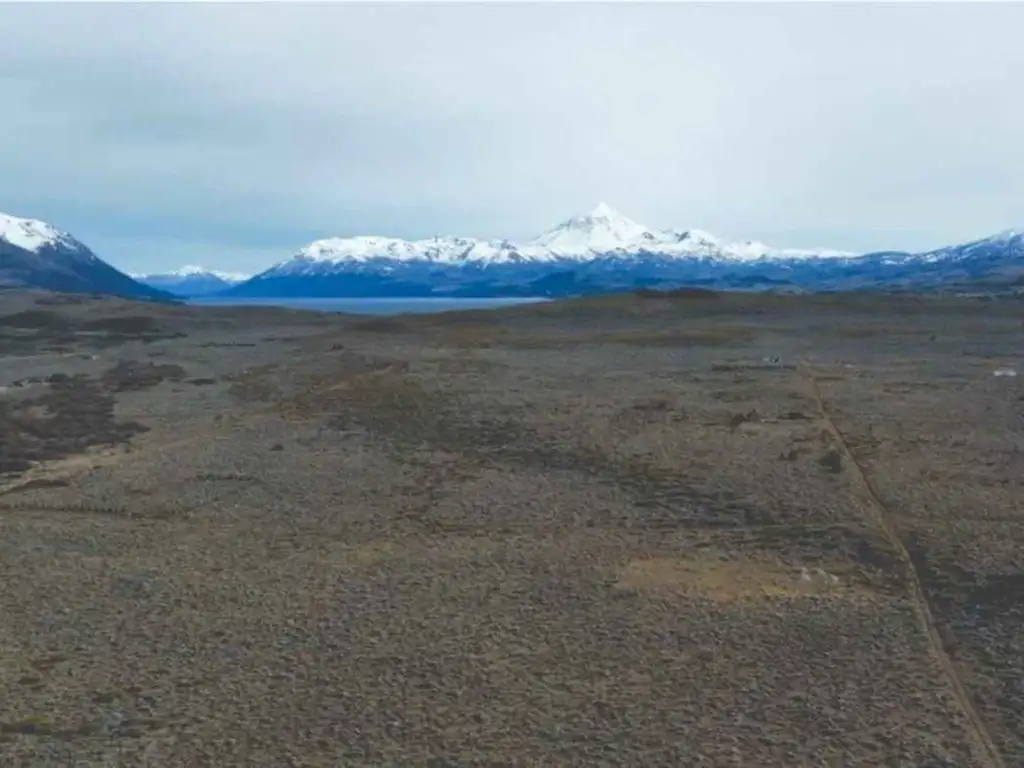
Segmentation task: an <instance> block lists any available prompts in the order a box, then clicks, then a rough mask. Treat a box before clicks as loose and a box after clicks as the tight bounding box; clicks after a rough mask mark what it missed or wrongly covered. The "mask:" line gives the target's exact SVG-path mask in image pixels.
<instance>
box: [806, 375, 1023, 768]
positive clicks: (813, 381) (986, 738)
mask: <svg viewBox="0 0 1024 768" xmlns="http://www.w3.org/2000/svg"><path fill="white" fill-rule="evenodd" d="M801 368H803V370H804V371H805V372H806V374H807V380H808V382H809V383H810V386H811V394H812V395H813V396H814V401H815V403H816V404H817V407H818V415H819V417H820V418H821V420H822V422H823V423H824V425H825V428H826V429H827V430H828V432H829V434H830V435H831V436H832V439H833V441H834V442H835V447H836V449H837V450H838V451H839V452H840V453H841V454H842V456H843V459H844V461H845V462H846V464H847V466H848V467H849V468H850V473H851V475H852V476H853V482H854V485H856V486H859V487H860V489H861V491H863V494H864V497H865V499H866V501H867V506H868V509H869V511H870V514H871V518H872V520H873V521H874V522H875V524H876V525H877V526H878V527H879V528H880V529H881V530H882V532H883V533H884V534H885V538H886V539H887V540H888V541H889V544H890V546H892V548H893V549H894V550H895V551H896V554H897V555H898V556H899V558H900V560H901V561H902V562H903V567H904V569H905V570H906V576H907V579H908V581H909V582H910V588H911V592H912V596H913V598H914V608H915V611H916V613H917V617H918V620H919V621H920V622H921V627H922V629H923V630H924V632H925V635H926V636H927V637H928V642H929V643H930V644H931V647H932V653H933V654H934V656H935V658H936V660H937V661H938V662H939V666H940V667H942V669H943V671H944V672H945V673H946V677H948V678H949V682H950V683H951V684H952V686H953V693H954V695H955V696H956V698H957V701H959V702H960V707H961V709H963V712H964V714H965V715H966V716H967V721H968V724H969V726H970V729H971V732H972V734H973V736H974V738H975V741H976V742H977V745H978V747H979V748H980V750H981V754H982V756H983V757H984V760H985V763H986V764H987V765H989V766H991V768H1006V762H1005V761H1004V760H1003V756H1002V755H1001V754H999V749H998V748H997V747H996V744H995V742H994V741H993V739H992V736H991V734H989V732H988V728H987V727H986V726H985V721H984V720H983V719H982V718H981V715H980V714H979V713H978V710H977V709H976V708H975V706H974V702H973V700H972V699H971V694H970V692H969V691H968V690H967V686H966V685H964V681H963V679H962V678H961V677H960V673H959V672H957V670H956V666H955V665H954V664H953V661H952V660H951V659H950V658H949V655H948V654H947V653H946V650H945V649H944V648H943V646H942V639H941V637H940V636H939V631H938V628H937V627H936V625H935V619H934V617H933V616H932V611H931V608H930V607H929V606H928V599H927V597H926V596H925V592H924V587H923V586H922V585H921V577H920V575H919V574H918V572H917V568H915V567H914V562H913V560H911V559H910V553H909V552H908V551H907V548H906V546H904V544H903V540H902V539H901V538H900V536H899V533H897V531H896V526H895V524H894V523H893V520H892V513H891V512H890V511H889V509H888V508H887V507H886V506H885V504H883V503H882V501H881V500H880V499H879V498H878V495H877V494H876V493H875V490H874V488H873V487H872V486H871V483H870V482H868V479H867V476H866V475H865V474H864V469H863V468H862V467H861V466H860V464H859V463H858V462H857V459H856V458H855V457H854V455H853V453H852V452H851V451H850V448H849V446H848V445H847V444H846V439H845V438H844V437H843V433H842V432H840V431H839V428H838V427H837V426H836V425H835V422H834V421H833V420H832V417H831V416H829V413H828V409H827V408H826V407H825V401H824V399H823V398H822V396H821V388H820V387H819V386H818V379H817V377H816V376H815V374H814V369H813V368H811V366H810V365H809V364H808V363H807V362H806V361H805V362H803V363H801Z"/></svg>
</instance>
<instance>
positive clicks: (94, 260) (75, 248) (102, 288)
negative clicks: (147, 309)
mask: <svg viewBox="0 0 1024 768" xmlns="http://www.w3.org/2000/svg"><path fill="white" fill-rule="evenodd" d="M0 286H16V287H27V288H42V289H44V290H50V291H62V292H70V293H101V294H110V295H115V296H123V297H125V298H133V299H147V300H156V301H167V300H170V299H171V296H170V295H169V294H166V293H164V292H163V291H160V290H156V289H154V288H152V287H150V286H147V285H143V284H141V283H138V282H136V281H135V280H133V279H132V278H131V277H129V276H128V275H126V274H124V273H123V272H119V271H118V270H116V269H114V268H113V267H112V266H110V265H109V264H107V263H106V262H105V261H103V260H102V259H100V258H99V257H98V256H96V254H94V253H93V252H92V251H91V250H90V249H89V248H88V247H87V246H86V245H85V244H84V243H82V242H81V241H79V240H77V239H76V238H75V237H73V236H72V235H70V234H68V233H67V232H63V231H61V230H59V229H57V228H56V227H54V226H52V225H50V224H47V223H46V222H43V221H39V220H38V219H24V218H20V217H17V216H11V215H9V214H6V213H0Z"/></svg>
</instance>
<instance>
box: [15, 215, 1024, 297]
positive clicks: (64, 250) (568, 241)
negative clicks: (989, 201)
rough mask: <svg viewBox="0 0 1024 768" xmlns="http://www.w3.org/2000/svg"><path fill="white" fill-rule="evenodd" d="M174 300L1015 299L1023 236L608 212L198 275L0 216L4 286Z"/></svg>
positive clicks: (382, 241)
mask: <svg viewBox="0 0 1024 768" xmlns="http://www.w3.org/2000/svg"><path fill="white" fill-rule="evenodd" d="M5 282H6V283H8V284H15V285H35V286H37V287H43V288H49V289H51V290H61V291H77V292H100V293H113V294H117V295H122V296H130V297H134V298H148V299H158V300H167V299H169V298H170V297H171V296H172V295H174V296H178V297H196V296H210V295H218V296H225V297H237V298H244V297H277V298H285V297H357V296H362V297H371V296H372V297H428V296H449V297H500V296H551V297H554V296H569V295H585V294H594V293H604V292H611V291H626V290H635V289H638V288H663V289H666V288H674V287H679V286H684V285H691V286H702V287H707V288H715V289H721V290H729V289H742V290H783V291H820V290H865V289H880V290H894V289H895V290H936V289H938V290H977V289H981V290H1000V291H1001V290H1011V291H1014V292H1020V291H1021V288H1022V287H1024V229H1020V230H1008V231H1004V232H1001V233H998V234H996V235H992V236H990V237H985V238H981V239H978V240H974V241H971V242H968V243H964V244H960V245H953V246H948V247H945V248H940V249H937V250H932V251H927V252H921V253H908V252H903V251H880V252H873V253H862V254H858V253H851V252H848V251H840V250H832V249H824V248H822V249H793V248H776V247H772V246H768V245H765V244H764V243H760V242H754V241H741V242H730V241H725V240H721V239H719V238H716V237H715V236H713V235H711V234H708V233H707V232H703V231H700V230H696V229H687V230H674V229H669V230H657V229H650V228H648V227H645V226H643V225H642V224H639V223H637V222H636V221H633V220H632V219H630V218H628V217H626V216H624V215H622V214H621V213H618V212H617V211H615V210H613V209H612V208H611V207H609V206H608V205H605V204H603V203H602V204H601V205H598V206H597V207H596V208H595V209H594V210H593V211H591V212H590V213H588V214H585V215H581V216H574V217H572V218H570V219H567V220H566V221H564V222H562V223H561V224H559V225H558V226H556V227H554V228H553V229H550V230H548V231H547V232H544V233H543V234H541V235H539V236H538V237H535V238H533V239H531V240H529V241H526V242H524V243H513V242H511V241H509V240H481V239H476V238H469V237H452V236H436V237H432V238H428V239H425V240H413V241H410V240H402V239H399V238H392V237H375V236H360V237H347V238H328V239H324V240H317V241H315V242H313V243H310V244H309V245H307V246H306V247H304V248H301V249H300V250H298V251H297V252H296V253H295V254H294V255H293V256H291V257H290V258H288V259H285V260H283V261H281V262H280V263H278V264H276V265H274V266H272V267H270V268H269V269H267V270H265V271H263V272H260V273H259V274H257V275H255V276H253V277H250V278H247V277H246V276H245V275H239V274H233V273H225V272H218V271H215V270H211V269H205V268H203V267H197V266H186V267H183V268H181V269H179V270H175V271H173V272H169V273H163V274H153V275H134V276H129V275H126V274H124V273H121V272H119V271H117V270H116V269H114V268H113V267H111V266H110V265H108V264H106V263H105V262H103V261H101V260H100V259H99V258H98V257H97V256H96V255H95V254H93V253H92V251H90V250H89V249H88V248H87V247H86V246H85V245H83V244H82V243H81V242H79V241H78V240H76V239H75V238H74V237H72V236H71V235H69V234H67V233H65V232H60V231H59V230H57V229H55V228H54V227H52V226H50V225H49V224H45V223H44V222H40V221H36V220H34V219H19V218H16V217H13V216H7V215H3V214H0V285H2V284H4V283H5Z"/></svg>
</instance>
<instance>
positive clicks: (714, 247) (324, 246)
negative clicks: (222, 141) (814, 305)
mask: <svg viewBox="0 0 1024 768" xmlns="http://www.w3.org/2000/svg"><path fill="white" fill-rule="evenodd" d="M853 255H854V254H850V253H843V252H839V251H831V250H814V251H798V250H792V249H789V250H787V249H778V248H770V247H769V246H767V245H764V244H763V243H756V242H744V243H729V242H725V241H722V240H719V239H717V238H715V237H714V236H712V235H709V234H708V233H706V232H701V231H700V230H696V229H691V230H686V231H671V230H666V231H659V230H652V229H649V228H648V227H645V226H644V225H642V224H639V223H637V222H635V221H633V220H632V219H630V218H628V217H626V216H624V215H623V214H621V213H619V212H617V211H615V210H613V209H612V208H611V207H609V206H608V205H606V204H605V203H601V204H600V205H598V206H597V207H596V208H595V209H594V210H593V211H591V212H590V213H588V214H586V215H583V216H574V217H573V218H570V219H568V220H566V221H564V222H562V223H561V224H559V225H558V226H557V227H555V228H554V229H551V230H549V231H547V232H545V233H543V234H542V235H540V236H538V237H536V238H534V239H532V240H529V241H527V242H525V243H522V244H516V243H513V242H511V241H509V240H478V239H475V238H468V237H442V236H436V237H433V238H429V239H426V240H412V241H410V240H402V239H399V238H393V237H372V236H359V237H347V238H341V237H335V238H328V239H325V240H317V241H315V242H313V243H310V244H309V245H307V246H306V247H305V248H303V249H301V250H300V251H299V252H298V253H297V254H295V256H293V257H292V258H291V259H289V260H287V261H284V262H282V263H280V264H277V265H276V266H274V267H272V268H271V270H270V271H272V272H274V273H275V274H278V275H300V274H304V275H311V276H312V275H317V274H331V273H335V272H337V271H338V270H339V269H342V270H344V269H350V268H353V267H356V266H357V265H367V264H372V265H374V266H375V267H376V268H383V267H385V266H386V265H388V264H392V265H400V264H409V263H411V262H421V263H422V264H433V265H438V266H462V267H465V266H477V267H488V266H492V265H509V264H517V265H524V264H534V265H537V264H559V263H563V264H579V263H583V262H588V261H593V260H594V259H600V258H610V257H618V258H623V257H633V258H636V257H641V256H648V257H650V256H661V257H666V258H694V257H696V258H712V259H723V260H735V261H749V260H753V259H759V258H774V257H782V256H786V257H792V258H798V257H820V258H826V257H849V256H853ZM263 274H266V273H263Z"/></svg>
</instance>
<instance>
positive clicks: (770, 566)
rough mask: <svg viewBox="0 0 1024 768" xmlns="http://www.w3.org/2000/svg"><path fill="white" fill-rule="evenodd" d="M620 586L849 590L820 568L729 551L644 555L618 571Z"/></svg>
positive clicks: (700, 590) (676, 591)
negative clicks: (687, 556)
mask: <svg viewBox="0 0 1024 768" xmlns="http://www.w3.org/2000/svg"><path fill="white" fill-rule="evenodd" d="M618 585H619V586H620V587H621V588H624V589H629V590H634V591H637V592H641V593H650V594H653V595H656V596H680V597H688V598H705V599H709V600H713V601H715V602H720V603H728V602H734V601H761V600H775V599H779V600H796V599H803V598H807V597H810V596H814V595H827V596H829V597H834V598H840V597H849V596H851V594H853V590H851V589H850V588H849V587H848V586H847V585H845V584H843V585H840V582H839V578H838V577H837V576H835V574H831V573H828V572H827V571H825V570H824V569H822V568H820V567H819V568H815V569H814V571H813V572H812V571H811V570H808V569H807V568H806V567H799V568H798V567H794V566H789V567H786V566H784V565H783V564H781V563H779V562H777V561H772V560H767V559H763V558H749V557H748V558H743V559H737V558H736V557H735V555H733V556H732V557H731V558H730V555H729V553H726V552H722V553H719V554H718V556H717V557H715V556H713V554H712V553H702V554H701V555H700V556H699V557H696V558H691V559H684V558H677V557H664V556H655V557H643V558H637V559H632V560H630V561H629V562H628V563H627V564H626V566H625V567H624V568H623V569H622V571H621V573H620V575H619V581H618Z"/></svg>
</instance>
